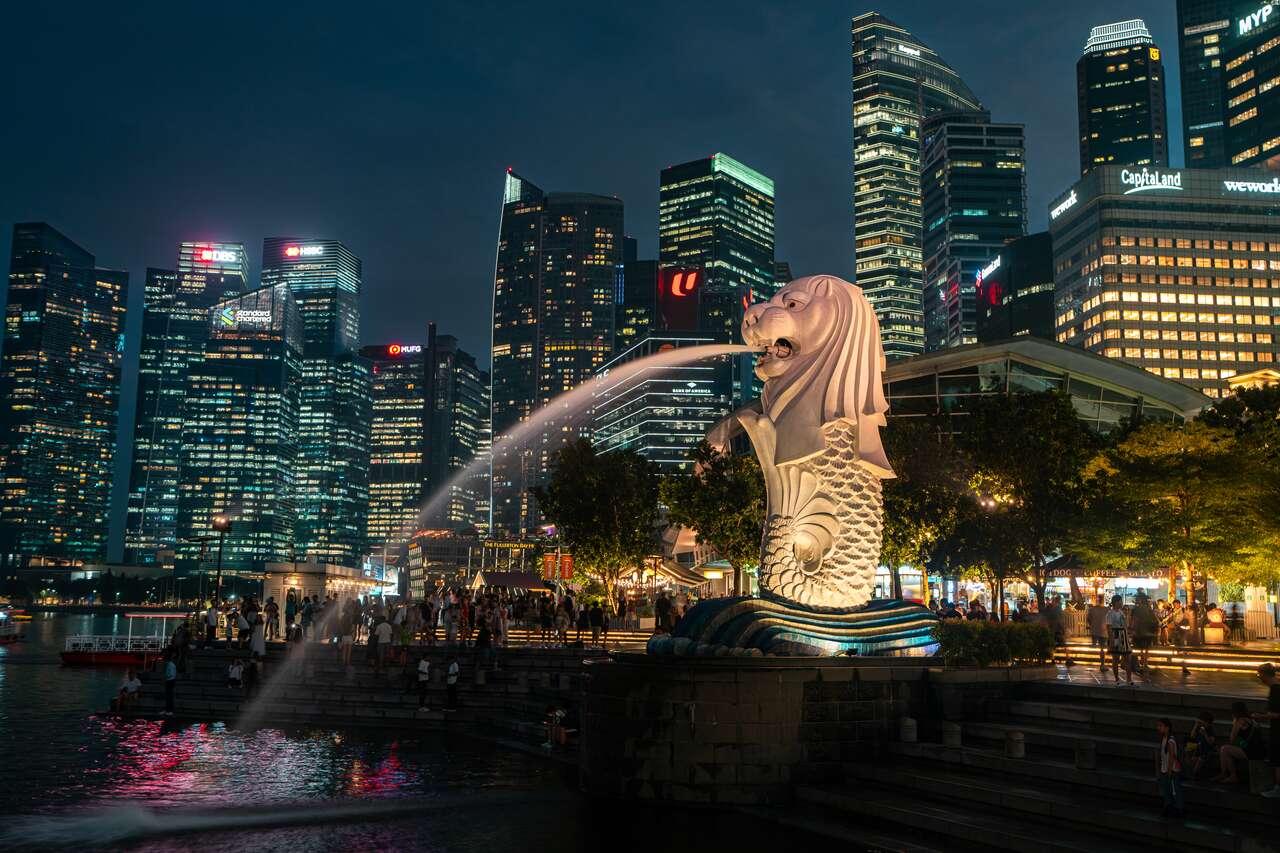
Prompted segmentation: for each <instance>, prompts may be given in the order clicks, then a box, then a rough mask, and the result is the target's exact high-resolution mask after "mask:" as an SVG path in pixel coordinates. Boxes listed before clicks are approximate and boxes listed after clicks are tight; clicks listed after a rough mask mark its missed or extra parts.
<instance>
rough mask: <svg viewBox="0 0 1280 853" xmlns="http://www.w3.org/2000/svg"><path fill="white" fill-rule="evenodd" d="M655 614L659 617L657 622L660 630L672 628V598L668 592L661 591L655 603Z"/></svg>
mask: <svg viewBox="0 0 1280 853" xmlns="http://www.w3.org/2000/svg"><path fill="white" fill-rule="evenodd" d="M653 615H654V616H657V617H658V618H657V619H656V620H655V624H656V625H657V628H658V630H659V631H670V630H671V599H669V598H667V594H666V593H665V592H664V593H660V594H659V595H658V600H657V601H655V602H654V603H653Z"/></svg>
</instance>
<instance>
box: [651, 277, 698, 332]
mask: <svg viewBox="0 0 1280 853" xmlns="http://www.w3.org/2000/svg"><path fill="white" fill-rule="evenodd" d="M703 275H704V274H703V272H702V270H700V269H685V268H680V267H673V268H668V269H664V270H659V272H658V311H659V313H660V314H661V315H662V325H663V327H664V328H667V329H676V330H691V329H696V328H698V302H699V299H698V297H699V293H700V291H701V289H702V279H703Z"/></svg>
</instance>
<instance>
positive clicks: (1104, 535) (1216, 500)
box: [1072, 421, 1260, 599]
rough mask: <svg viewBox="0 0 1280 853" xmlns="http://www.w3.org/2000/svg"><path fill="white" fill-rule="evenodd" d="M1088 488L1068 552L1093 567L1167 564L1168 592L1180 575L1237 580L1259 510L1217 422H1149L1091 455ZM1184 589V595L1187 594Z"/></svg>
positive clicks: (1254, 476) (1251, 478) (1246, 474)
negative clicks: (1250, 528) (1244, 533)
mask: <svg viewBox="0 0 1280 853" xmlns="http://www.w3.org/2000/svg"><path fill="white" fill-rule="evenodd" d="M1086 477H1087V480H1088V484H1089V487H1090V494H1089V499H1088V501H1087V508H1086V511H1085V512H1084V513H1083V514H1082V518H1081V521H1082V524H1081V526H1080V529H1079V530H1078V531H1077V532H1076V533H1075V535H1074V536H1073V537H1072V539H1073V542H1072V549H1073V552H1074V553H1076V554H1077V556H1080V557H1083V558H1085V559H1087V560H1088V561H1090V562H1091V563H1094V564H1097V565H1101V566H1107V565H1111V566H1115V567H1118V568H1125V569H1130V568H1133V567H1139V568H1147V569H1154V568H1167V569H1169V571H1170V572H1171V581H1170V594H1172V593H1173V591H1174V590H1175V589H1176V578H1177V575H1178V574H1179V573H1181V574H1183V576H1184V577H1185V580H1186V584H1187V587H1188V589H1189V590H1194V587H1195V580H1196V575H1197V572H1199V573H1202V576H1204V575H1207V574H1208V573H1213V574H1215V575H1217V576H1219V577H1220V578H1222V579H1224V580H1235V581H1237V582H1239V581H1240V580H1241V578H1242V577H1243V575H1242V573H1241V570H1242V568H1244V567H1245V566H1247V565H1248V564H1249V563H1250V553H1249V550H1248V548H1249V546H1250V545H1252V544H1255V543H1256V540H1255V539H1254V538H1253V537H1252V536H1241V535H1240V534H1241V530H1242V525H1243V526H1246V529H1247V525H1248V523H1249V521H1250V519H1254V518H1256V517H1257V515H1258V497H1259V490H1258V484H1259V478H1260V472H1256V471H1253V472H1251V471H1249V470H1248V467H1247V461H1246V459H1245V458H1244V456H1243V455H1242V454H1241V453H1240V447H1239V443H1238V439H1237V438H1236V436H1235V434H1234V433H1233V432H1232V431H1231V430H1230V429H1228V428H1227V427H1225V426H1212V425H1210V424H1208V423H1204V422H1200V421H1193V422H1191V423H1188V424H1185V425H1183V424H1170V423H1148V424H1144V425H1143V426H1141V427H1140V428H1138V429H1137V430H1135V431H1134V432H1132V433H1130V434H1129V435H1128V436H1127V437H1125V438H1124V439H1123V440H1122V441H1120V442H1119V443H1117V444H1116V446H1115V447H1113V448H1110V449H1108V450H1105V451H1103V452H1101V453H1099V454H1098V455H1097V456H1096V458H1095V459H1094V460H1092V461H1091V462H1090V463H1089V465H1088V467H1087V470H1086ZM1190 597H1191V596H1189V599H1190Z"/></svg>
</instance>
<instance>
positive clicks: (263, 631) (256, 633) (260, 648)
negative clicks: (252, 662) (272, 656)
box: [249, 613, 267, 659]
mask: <svg viewBox="0 0 1280 853" xmlns="http://www.w3.org/2000/svg"><path fill="white" fill-rule="evenodd" d="M266 656H267V623H266V620H264V619H263V618H262V614H261V613H255V614H254V615H253V627H252V628H251V629H250V633H249V657H250V658H259V659H261V658H264V657H266Z"/></svg>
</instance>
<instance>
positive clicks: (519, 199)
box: [491, 170, 625, 534]
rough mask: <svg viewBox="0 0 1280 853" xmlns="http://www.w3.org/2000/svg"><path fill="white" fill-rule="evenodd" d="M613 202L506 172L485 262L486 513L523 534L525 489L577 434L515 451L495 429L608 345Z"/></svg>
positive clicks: (615, 246)
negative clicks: (494, 238) (489, 303)
mask: <svg viewBox="0 0 1280 853" xmlns="http://www.w3.org/2000/svg"><path fill="white" fill-rule="evenodd" d="M624 239H625V234H624V230H623V207H622V202H621V201H620V200H618V199H616V198H611V197H609V196H601V195H591V194H588V193H563V192H552V193H547V192H543V191H542V190H541V189H540V188H538V187H537V186H535V185H534V184H532V183H530V182H529V181H527V180H525V179H524V178H522V177H520V176H519V175H517V174H515V173H514V172H512V171H510V170H508V172H507V175H506V182H505V185H504V188H503V203H502V218H501V224H500V226H499V233H498V251H497V257H496V264H495V268H494V286H493V340H492V350H491V353H492V359H493V361H492V386H491V399H492V416H491V424H492V434H493V437H494V440H493V448H492V450H493V458H492V476H491V488H492V493H491V518H492V527H493V529H494V530H496V531H502V532H505V533H512V534H523V533H524V531H526V530H528V529H529V528H530V527H533V526H535V525H536V524H537V522H538V514H537V508H536V507H535V506H534V505H533V502H532V495H531V494H530V493H529V489H530V488H531V487H533V486H536V485H538V484H539V483H540V482H541V481H542V478H543V476H544V474H545V472H546V470H547V466H548V464H549V462H550V459H551V456H552V454H553V453H555V451H556V450H558V449H559V448H560V447H561V446H562V445H563V442H564V441H566V440H569V439H572V438H574V437H576V436H577V435H579V434H580V433H579V432H578V431H576V430H575V429H562V428H561V426H557V425H555V424H551V425H549V426H548V428H547V429H546V430H544V431H543V432H542V433H541V435H540V436H539V437H538V438H537V440H536V441H533V442H531V443H525V444H522V445H521V446H519V447H517V446H514V445H513V444H509V443H507V442H505V441H504V440H503V439H502V434H503V433H505V432H507V431H509V430H510V429H512V428H513V427H515V426H517V425H518V424H519V423H520V422H522V421H524V420H526V419H527V418H528V417H529V416H530V415H531V414H532V413H533V412H534V411H536V410H537V409H539V408H541V407H542V406H544V405H546V404H547V403H549V402H550V401H551V400H552V399H554V398H555V397H557V396H559V395H560V394H562V393H564V392H565V391H568V390H570V389H572V388H574V387H575V386H577V385H579V384H581V383H582V382H585V381H586V380H587V379H589V378H591V375H592V374H593V373H594V372H595V371H596V369H597V368H599V367H600V365H602V364H604V363H605V361H607V360H608V358H609V356H610V354H611V352H612V350H613V323H614V304H615V290H616V287H617V281H616V279H617V267H618V265H619V264H621V263H622V262H623V244H624Z"/></svg>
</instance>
